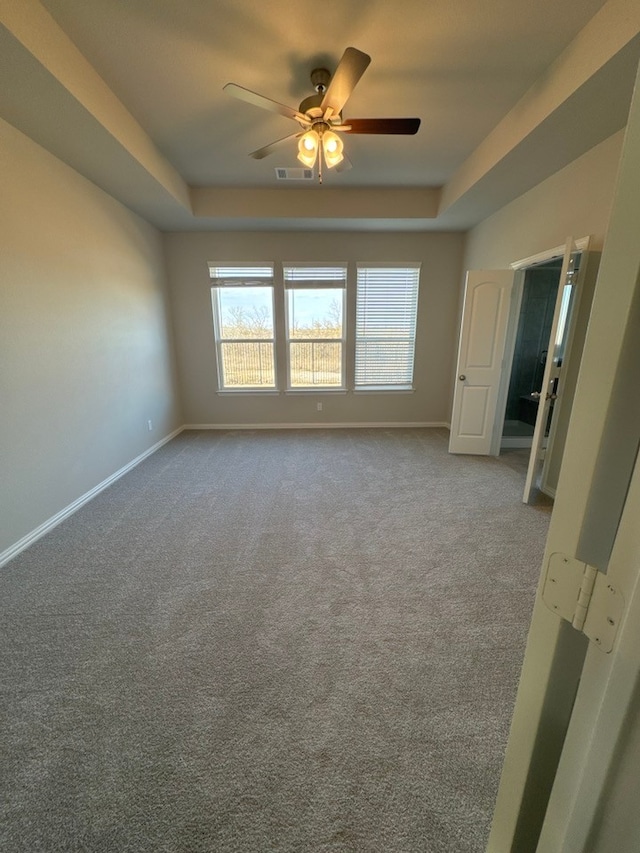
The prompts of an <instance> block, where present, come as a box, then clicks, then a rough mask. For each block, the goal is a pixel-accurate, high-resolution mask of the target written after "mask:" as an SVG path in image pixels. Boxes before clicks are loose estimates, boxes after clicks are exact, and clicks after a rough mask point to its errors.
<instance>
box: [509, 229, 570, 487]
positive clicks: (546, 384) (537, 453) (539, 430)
mask: <svg viewBox="0 0 640 853" xmlns="http://www.w3.org/2000/svg"><path fill="white" fill-rule="evenodd" d="M574 245H575V244H574V240H573V237H569V239H568V240H567V242H566V246H565V252H564V257H563V259H562V271H561V272H560V284H559V286H558V295H557V297H556V305H555V310H554V312H553V321H552V323H551V333H550V335H549V344H548V347H547V353H548V355H547V360H546V363H545V366H544V375H543V377H542V387H541V389H540V401H539V403H538V413H537V415H536V424H535V427H534V430H533V440H532V445H531V455H530V456H529V467H528V469H527V478H526V480H525V485H524V493H523V496H522V500H523V501H524V503H530V502H531V499H532V497H533V493H534V490H535V489H536V482H537V479H538V476H539V474H540V470H541V467H542V463H543V461H544V443H545V434H546V427H547V421H548V419H549V410H550V406H551V400H552V399H553V397H554V384H555V379H556V378H558V376H559V373H558V368H557V365H556V364H555V359H554V357H553V355H554V350H555V346H556V342H557V339H558V331H559V328H560V318H561V316H562V307H563V297H564V294H565V284H566V283H567V281H568V280H569V279H568V276H567V274H568V272H569V266H570V263H571V254H572V252H573V251H574Z"/></svg>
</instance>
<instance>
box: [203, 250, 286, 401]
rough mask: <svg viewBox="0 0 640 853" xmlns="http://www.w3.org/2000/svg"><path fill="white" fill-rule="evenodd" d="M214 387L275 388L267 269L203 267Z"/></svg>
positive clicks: (260, 266)
mask: <svg viewBox="0 0 640 853" xmlns="http://www.w3.org/2000/svg"><path fill="white" fill-rule="evenodd" d="M209 277H210V279H211V284H212V289H211V301H212V306H213V326H214V333H215V341H216V353H217V360H218V386H219V388H220V390H224V391H249V390H260V389H263V390H269V389H274V388H275V387H276V373H275V331H274V328H275V326H274V310H273V264H248V265H246V266H239V265H233V264H225V265H223V264H217V265H216V264H209Z"/></svg>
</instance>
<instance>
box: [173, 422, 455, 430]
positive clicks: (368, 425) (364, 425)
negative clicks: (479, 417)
mask: <svg viewBox="0 0 640 853" xmlns="http://www.w3.org/2000/svg"><path fill="white" fill-rule="evenodd" d="M377 427H380V428H384V429H392V428H398V429H415V428H425V427H426V428H430V429H433V428H436V427H437V428H442V427H445V428H447V429H448V428H449V424H448V423H445V422H444V421H431V422H427V421H424V422H423V421H416V422H407V423H403V422H399V421H384V422H382V421H373V422H370V421H362V422H354V423H338V424H337V423H322V422H317V423H299V424H293V423H290V424H281V423H274V424H265V423H261V424H185V425H184V426H183V429H184V430H197V429H376V428H377Z"/></svg>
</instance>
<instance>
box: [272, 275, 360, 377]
mask: <svg viewBox="0 0 640 853" xmlns="http://www.w3.org/2000/svg"><path fill="white" fill-rule="evenodd" d="M346 278H347V268H346V264H345V265H340V266H326V267H324V266H318V265H305V264H296V265H295V266H294V265H289V264H285V266H284V285H285V290H286V311H287V319H286V328H287V355H288V359H287V361H288V366H289V368H288V370H289V388H290V389H303V388H315V389H318V388H327V389H330V388H344V387H345V380H344V349H345V346H344V326H345V324H344V313H345V288H346Z"/></svg>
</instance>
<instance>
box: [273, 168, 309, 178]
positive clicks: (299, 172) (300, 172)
mask: <svg viewBox="0 0 640 853" xmlns="http://www.w3.org/2000/svg"><path fill="white" fill-rule="evenodd" d="M276 178H277V179H278V180H279V181H312V180H313V169H282V168H277V169H276Z"/></svg>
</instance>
